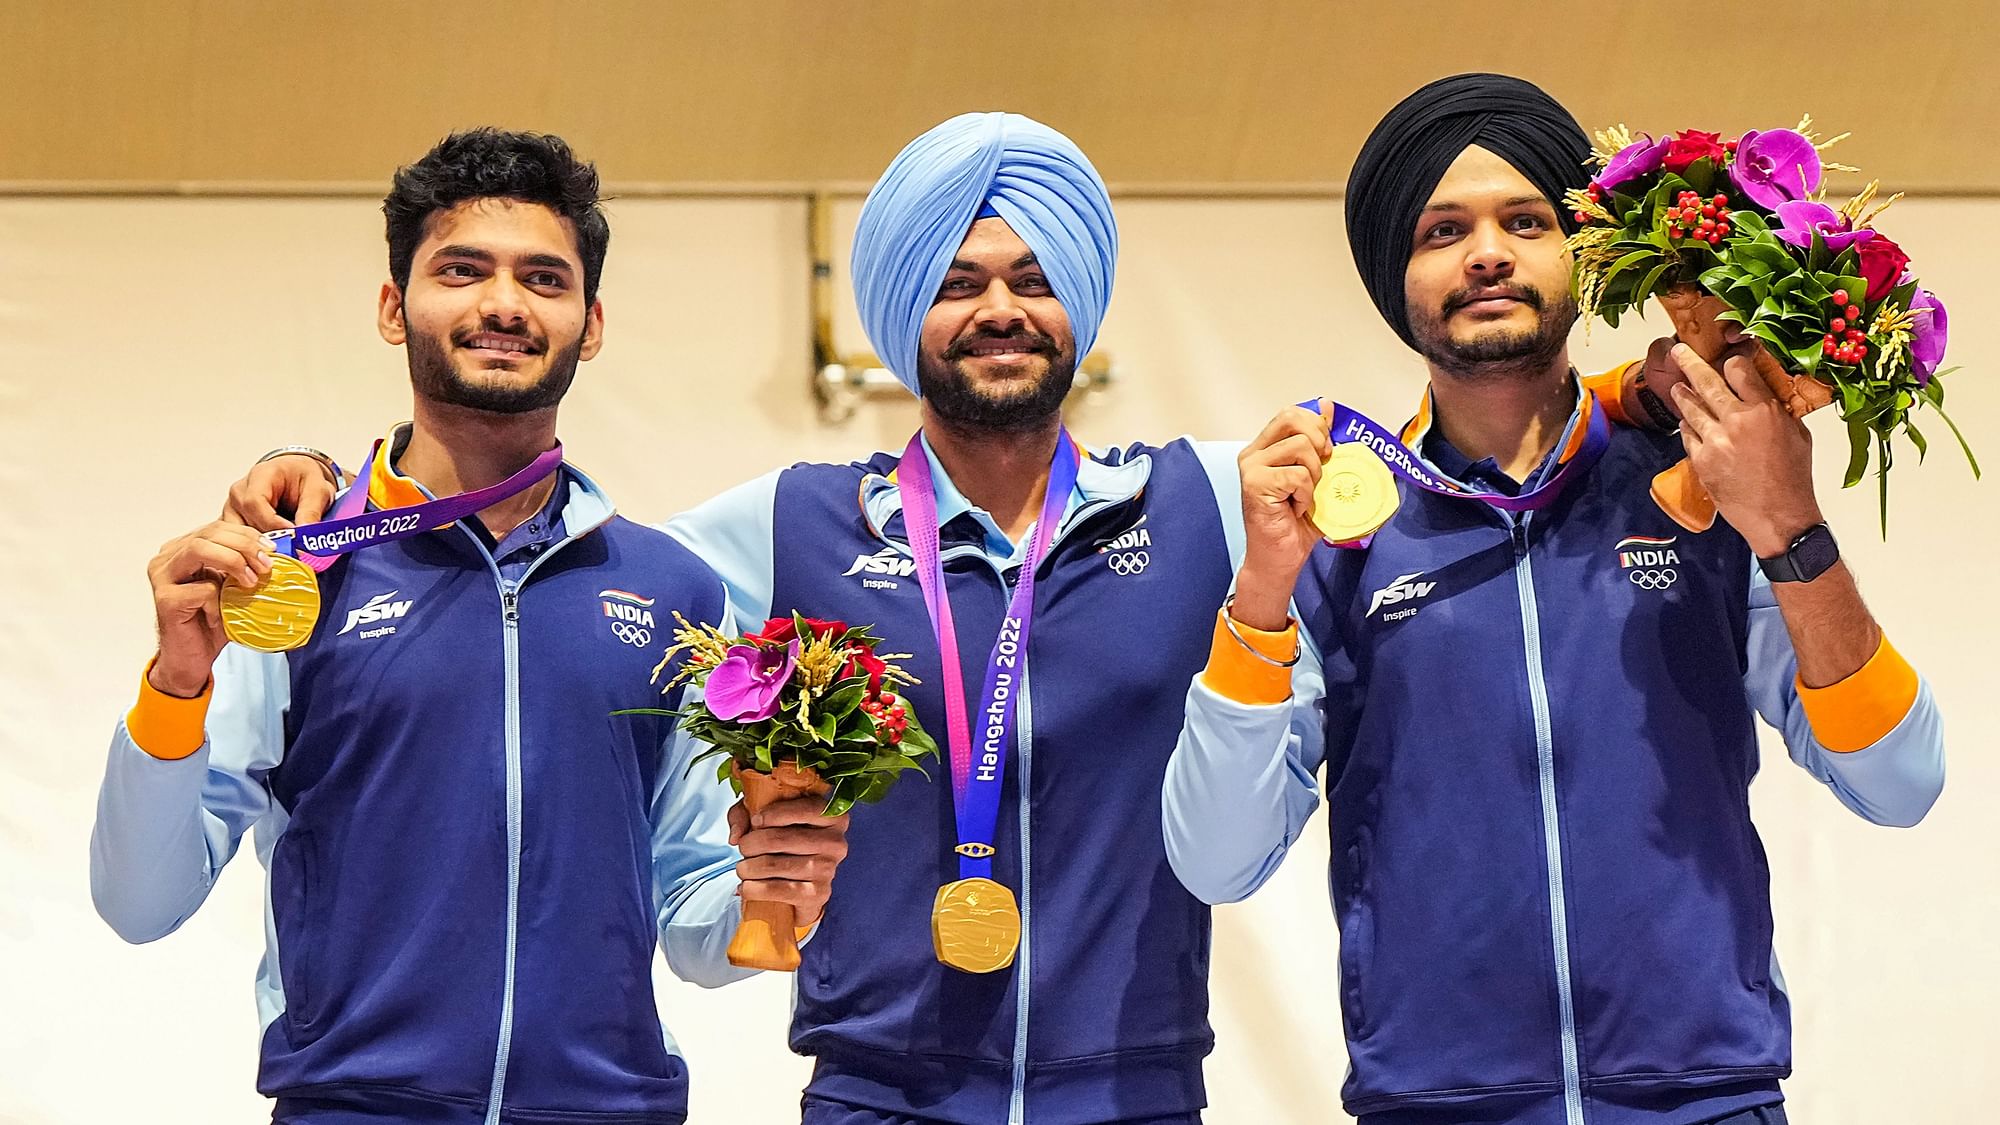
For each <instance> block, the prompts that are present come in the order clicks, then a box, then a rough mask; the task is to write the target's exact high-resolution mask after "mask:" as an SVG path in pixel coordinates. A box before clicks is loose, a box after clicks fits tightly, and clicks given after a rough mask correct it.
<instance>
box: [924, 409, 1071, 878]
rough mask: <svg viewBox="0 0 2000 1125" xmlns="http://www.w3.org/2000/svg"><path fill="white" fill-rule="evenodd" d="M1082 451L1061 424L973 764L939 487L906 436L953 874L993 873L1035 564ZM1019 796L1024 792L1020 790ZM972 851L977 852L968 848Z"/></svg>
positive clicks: (983, 698)
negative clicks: (934, 657) (935, 678)
mask: <svg viewBox="0 0 2000 1125" xmlns="http://www.w3.org/2000/svg"><path fill="white" fill-rule="evenodd" d="M1079 456H1080V454H1079V453H1078V452H1077V450H1076V447H1075V445H1074V443H1073V442H1071V440H1070V436H1069V431H1068V430H1064V431H1062V433H1061V434H1060V435H1059V436H1058V437H1057V439H1056V454H1055V459H1054V461H1053V462H1051V463H1050V465H1049V483H1048V493H1047V495H1045V496H1044V497H1043V498H1042V514H1041V518H1040V519H1038V520H1036V521H1035V534H1034V541H1033V543H1032V545H1030V547H1029V548H1028V557H1027V559H1026V560H1025V561H1024V562H1022V563H1021V570H1020V577H1019V578H1018V579H1017V580H1016V583H1015V586H1014V597H1013V600H1012V601H1011V602H1009V603H1008V606H1007V616H1006V617H1005V618H1003V619H1002V620H1001V622H1000V636H999V637H998V638H997V639H996V640H995V641H994V643H993V651H992V653H991V654H990V655H988V656H987V658H986V679H985V685H984V689H983V690H982V691H981V693H980V697H979V701H980V709H979V722H980V739H979V746H978V751H979V753H978V760H977V763H976V765H975V762H974V757H973V749H974V748H973V743H972V734H971V724H970V723H969V722H968V719H967V714H966V697H965V673H964V667H963V665H962V664H961V663H960V662H959V650H958V630H957V628H956V626H955V625H954V624H953V623H952V616H951V599H950V597H949V596H947V594H946V592H945V588H944V563H943V561H942V560H941V559H940V557H939V553H938V552H939V547H938V515H937V488H936V485H935V484H933V483H932V481H931V461H930V457H929V456H928V455H926V454H925V452H924V441H923V435H922V433H918V434H916V435H915V436H912V437H911V438H910V444H909V448H907V449H905V450H903V459H902V461H901V462H900V465H901V467H902V469H903V470H904V471H902V472H899V473H898V474H897V482H898V484H899V485H900V486H901V488H902V491H903V529H904V531H905V532H906V533H907V534H908V536H909V540H910V550H911V553H913V554H914V555H915V556H916V561H917V584H918V585H919V586H921V587H923V591H924V608H925V609H926V610H928V611H929V612H930V618H931V630H932V632H934V633H935V634H936V635H937V643H938V657H939V662H940V664H942V666H943V671H944V681H943V685H942V686H943V688H944V714H945V735H946V738H945V741H946V744H947V745H948V746H949V747H950V752H951V800H952V810H953V812H954V813H955V814H956V816H957V820H958V841H959V852H958V855H959V859H958V877H959V878H961V879H973V878H987V879H990V878H992V877H993V859H992V856H993V830H994V826H995V825H997V824H998V823H999V820H1000V779H1001V777H1002V776H1003V775H1004V774H1005V773H1006V769H1007V751H1008V748H1009V747H1010V746H1012V745H1013V740H1014V703H1015V700H1016V699H1017V698H1018V697H1019V695H1020V692H1021V679H1022V677H1021V671H1020V669H1021V668H1022V666H1023V664H1024V662H1025V661H1026V660H1027V658H1028V627H1029V625H1030V624H1031V623H1032V622H1033V620H1034V613H1035V568H1036V567H1037V566H1039V565H1041V561H1042V558H1043V557H1044V556H1045V555H1047V554H1048V550H1049V544H1050V543H1051V542H1052V541H1054V539H1055V534H1056V525H1057V524H1058V523H1060V522H1061V521H1062V515H1063V510H1064V509H1065V508H1066V507H1067V506H1068V503H1069V494H1070V492H1071V491H1072V490H1073V489H1074V488H1075V487H1076V472H1077V458H1078V457H1079ZM1023 799H1024V800H1025V799H1026V796H1025V795H1023ZM968 853H977V854H968Z"/></svg>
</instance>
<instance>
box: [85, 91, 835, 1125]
mask: <svg viewBox="0 0 2000 1125" xmlns="http://www.w3.org/2000/svg"><path fill="white" fill-rule="evenodd" d="M383 212H384V213H385V215H386V216H387V219H388V241H389V267H390V275H391V276H390V280H389V281H388V282H387V283H385V284H384V285H383V286H382V290H381V295H380V300H379V304H378V309H377V327H378V329H379V330H380V332H381V335H382V338H383V339H384V340H385V341H387V342H388V343H390V344H394V345H401V346H403V347H404V349H405V351H406V353H407V356H408V362H409V369H410V381H411V385H412V388H413V390H414V391H415V396H414V397H415V410H414V418H415V420H414V421H412V422H409V423H405V424H403V425H400V426H397V427H395V428H394V429H393V430H391V431H390V433H389V436H388V437H387V438H386V439H384V441H383V442H381V443H380V444H379V445H378V446H377V448H376V452H375V453H374V454H371V455H370V457H369V462H368V465H367V466H366V467H364V468H363V470H362V471H361V473H360V474H359V479H357V480H356V481H355V483H354V485H353V490H356V491H358V493H359V495H352V494H350V497H349V499H351V500H352V501H353V504H352V507H353V508H355V509H356V510H359V509H361V508H363V507H370V508H373V509H378V510H380V509H410V508H412V507H413V506H415V505H420V504H424V503H425V502H427V501H429V500H431V499H432V498H433V497H439V496H446V497H448V496H452V495H454V494H460V493H467V492H472V491H474V490H479V489H487V488H491V487H494V486H497V485H500V484H501V483H502V482H508V484H509V486H514V485H519V484H521V482H523V481H528V482H529V483H527V484H526V486H525V487H522V488H519V489H518V491H515V492H513V493H512V494H511V495H506V496H504V498H496V497H494V496H487V497H482V498H481V499H482V500H485V501H487V502H488V504H487V506H486V507H484V508H483V509H482V510H480V511H478V512H477V513H476V515H473V516H470V517H466V518H460V519H459V520H457V521H456V522H455V523H453V524H451V525H449V526H446V527H443V528H440V529H437V530H430V531H425V532H422V533H421V534H413V535H410V536H408V537H405V538H399V539H396V540H394V541H389V542H380V543H375V544H373V545H371V546H370V547H369V548H368V549H366V550H360V551H356V552H354V553H352V554H351V555H346V556H342V557H340V558H339V559H338V562H337V565H333V566H332V567H331V568H330V569H328V570H327V571H326V572H325V574H324V575H323V576H322V577H321V579H320V583H321V586H322V587H323V590H322V599H321V602H322V604H321V609H320V615H319V619H318V625H317V628H316V630H315V631H314V634H313V636H312V637H311V639H310V640H308V641H307V642H306V643H305V644H304V645H303V646H302V647H300V648H297V649H295V650H293V651H291V652H288V653H283V654H267V653H261V652H254V651H251V650H250V649H248V648H245V647H243V646H241V645H237V644H228V643H226V642H225V637H224V635H223V632H222V628H221V625H220V621H219V613H220V607H219V595H220V593H221V590H222V588H223V586H224V584H237V585H240V586H242V587H245V588H252V587H256V586H258V585H259V584H260V582H261V581H262V579H263V576H264V575H266V574H267V573H269V572H270V570H271V568H272V566H273V564H272V562H271V561H270V559H271V555H270V553H269V548H268V546H267V545H266V542H265V540H264V539H263V538H262V537H260V536H259V535H257V534H256V533H255V532H252V531H250V530H249V529H247V528H245V527H243V526H241V525H240V524H237V523H233V522H226V521H217V522H215V523H211V524H208V525H207V526H205V527H202V528H200V529H199V530H197V531H194V532H192V533H190V534H188V535H185V536H182V537H179V538H177V539H174V540H172V541H171V542H169V543H168V544H167V545H166V546H165V547H163V548H162V549H161V551H160V553H159V555H158V556H157V557H156V558H154V560H153V562H152V565H151V567H150V577H151V579H152V586H153V601H154V609H155V613H156V616H157V618H158V625H159V637H160V642H159V652H158V655H157V656H156V657H155V658H154V659H153V661H152V662H151V663H150V664H149V665H148V667H147V670H146V675H145V677H144V679H143V680H142V682H141V685H140V689H139V699H138V702H137V704H136V705H135V706H134V707H133V708H132V710H131V712H130V713H129V715H128V716H127V717H126V718H125V720H124V721H123V722H121V723H119V725H118V727H117V730H116V732H115V733H114V735H113V738H112V744H111V753H110V760H109V763H108V764H107V766H106V771H105V778H104V784H103V788H102V790H101V793H100V797H99V804H98V815H97V824H96V829H95V831H94V833H93V835H92V838H91V890H92V893H93V895H94V897H95V899H96V902H97V906H98V911H99V913H100V914H102V915H103V916H104V918H105V920H106V921H107V922H109V923H110V924H111V926H112V928H113V929H115V930H116V931H117V932H118V933H119V935H120V936H122V937H124V938H125V939H127V940H128V941H134V942H145V941H152V940H154V939H156V938H159V937H162V936H164V935H166V934H168V933H171V932H172V931H173V930H174V929H176V928H178V927H179V926H180V925H181V923H183V922H184V921H186V920H187V918H188V917H189V916H191V915H192V914H193V913H194V912H195V910H196V909H197V908H199V907H200V905H201V903H202V902H203V900H204V899H205V898H206V897H207V895H208V892H209V890H210V888H211V887H212V886H213V885H214V882H215V879H216V877H217V876H218V875H219V874H220V873H221V869H222V867H223V865H224V864H226V863H227V862H228V861H229V859H230V857H231V856H233V855H234V854H235V852H236V849H237V846H238V844H239V842H240V841H241V839H242V836H243V834H244V832H245V831H247V830H248V829H250V828H251V827H253V826H254V827H255V828H256V829H257V836H256V848H257V856H258V859H259V860H260V861H261V862H262V863H263V864H264V866H265V867H266V869H267V870H268V872H269V895H268V900H267V903H268V905H267V911H266V931H265V933H266V943H267V944H266V953H265V956H264V961H263V964H262V967H261V969H260V971H259V973H258V976H257V1000H258V1011H259V1015H260V1017H261V1020H262V1024H263V1043H262V1046H263V1058H262V1067H261V1070H260V1074H259V1081H258V1089H259V1090H260V1091H262V1092H263V1093H265V1094H267V1095H270V1096H272V1097H274V1098H276V1099H277V1104H276V1109H275V1114H274V1119H275V1120H276V1121H278V1122H283V1123H287V1125H348V1123H354V1122H364V1121H366V1122H379V1121H398V1122H419V1121H420V1122H426V1123H436V1125H461V1123H462V1125H471V1123H476V1122H486V1123H488V1125H492V1123H495V1122H499V1121H502V1120H504V1121H508V1122H520V1123H535V1125H539V1123H554V1122H563V1123H566V1125H576V1123H583V1122H590V1121H600V1120H601V1121H605V1122H621V1123H625V1122H640V1121H644V1122H679V1121H682V1120H684V1118H685V1115H686V1109H687V1071H686V1067H685V1066H684V1065H683V1064H682V1062H681V1059H680V1058H679V1055H678V1052H677V1050H676V1049H675V1047H674V1044H673V1041H672V1040H671V1038H668V1037H666V1036H664V1035H663V1033H662V1030H661V1027H660V1023H659V1018H658V1015H657V1013H656V1009H655V1006H654V997H653V990H652V986H651V980H652V977H651V963H652V956H653V949H654V946H655V945H656V944H658V945H660V946H662V947H663V948H664V950H665V952H666V956H667V961H668V963H669V964H670V965H671V966H672V968H673V969H674V970H675V972H677V973H678V974H679V975H681V976H682V977H684V978H687V979H689V980H692V981H695V982H697V983H702V984H707V985H715V984H721V983H723V982H725V981H728V980H731V979H734V978H736V977H739V976H742V975H745V974H744V973H743V972H742V971H741V970H737V969H734V968H732V967H731V966H730V965H729V964H728V963H727V962H726V960H725V958H724V949H725V948H726V946H727V944H728V940H729V935H730V934H731V932H732V931H733V930H734V928H735V926H736V923H737V921H738V919H739V917H740V911H739V910H738V907H737V903H738V901H739V899H738V896H739V895H740V896H741V897H742V898H746V899H766V900H777V901H783V902H786V903H789V904H791V905H793V906H794V907H795V908H797V910H798V916H799V917H800V919H801V920H802V921H805V922H807V923H810V922H812V921H814V920H816V919H817V917H818V916H819V913H820V911H821V908H822V907H823V906H824V904H825V902H826V897H827V894H828V890H829V883H830V880H831V877H832V870H833V868H834V867H835V866H836V865H837V864H838V862H839V860H840V857H841V856H842V855H844V854H845V850H846V845H845V842H844V834H845V830H846V822H845V818H844V817H843V818H838V819H828V818H825V817H822V816H820V815H819V813H820V808H819V806H818V805H817V804H816V803H815V802H812V801H810V800H803V801H793V802H785V803H782V804H779V805H773V806H772V807H771V808H769V809H767V810H765V811H764V813H762V814H761V815H760V817H759V825H760V827H758V828H755V829H751V828H749V827H748V826H747V824H743V823H742V822H741V817H742V814H741V812H740V811H739V812H736V813H735V815H736V816H737V817H738V818H739V820H738V827H737V828H736V830H734V831H732V829H731V826H730V824H729V819H728V818H729V815H730V813H731V810H730V808H729V802H730V798H729V793H728V790H727V789H725V788H723V787H722V786H720V785H719V784H717V783H716V782H715V781H714V780H713V778H712V776H711V775H710V774H709V772H708V771H706V770H701V771H696V772H695V773H694V774H693V775H690V774H689V772H688V765H689V762H690V759H691V757H692V756H693V754H694V753H696V752H697V751H698V749H699V747H698V746H695V745H693V744H691V743H690V741H689V740H688V739H686V738H685V737H683V736H680V735H679V734H677V732H676V731H675V729H674V727H673V725H672V723H671V722H670V721H669V720H666V719H663V718H659V717H654V716H625V717H619V718H613V717H611V714H610V713H611V712H612V711H614V710H618V709H622V708H642V707H649V706H653V705H655V704H657V703H658V696H657V694H656V690H655V688H654V687H653V685H652V682H651V669H652V666H653V663H654V660H655V657H656V653H657V651H658V646H657V645H655V644H652V643H649V638H648V637H646V635H645V634H647V633H649V632H650V633H653V634H655V635H658V634H659V632H660V629H659V625H658V624H656V623H658V622H663V621H671V619H672V614H673V613H674V612H675V611H679V612H681V613H683V614H685V615H686V616H687V617H688V618H690V619H692V620H699V621H724V620H726V606H725V595H724V591H723V587H722V585H721V583H720V582H719V581H718V579H717V578H716V576H715V574H714V572H712V571H711V570H710V569H709V568H708V566H707V565H706V564H704V563H703V562H702V561H701V560H700V559H698V558H696V557H695V556H694V554H693V553H692V552H690V551H689V550H687V549H686V548H685V547H682V546H681V545H679V544H678V543H675V542H674V541H673V540H672V539H670V538H668V537H667V536H666V535H664V534H662V533H660V532H659V531H656V530H652V529H648V528H644V527H641V526H638V525H636V524H633V523H630V522H628V521H626V520H624V519H623V518H621V517H619V516H617V515H616V514H615V513H614V511H613V509H612V506H611V502H610V501H609V500H608V499H607V498H606V497H605V495H604V493H603V491H602V490H601V489H599V488H598V486H597V485H596V484H595V483H594V482H592V481H591V480H590V479H589V478H588V477H586V476H585V475H584V474H583V473H582V472H581V471H579V470H577V469H576V468H575V467H573V466H571V465H569V464H568V463H566V462H562V460H561V446H560V445H559V444H557V442H556V410H557V405H558V403H560V402H561V400H562V398H563V395H564V393H565V392H566V391H567V390H568V389H569V386H570V382H571V380H572V379H573V378H574V376H575V374H576V368H577V364H578V363H579V362H580V361H583V360H588V359H590V358H591V357H592V356H594V355H595V354H596V353H597V350H598V347H599V344H600V343H601V341H602V339H603V331H604V314H603V307H602V305H601V304H600V303H599V301H598V298H597V287H598V281H599V277H600V275H601V272H602V268H603V264H604V256H605V250H606V247H607V244H608V243H609V241H610V229H609V226H608V225H607V223H606V221H605V217H604V214H603V212H602V211H601V210H600V209H599V207H598V187H597V172H596V169H595V168H593V167H592V166H591V165H589V164H587V163H584V162H582V161H580V160H578V159H577V158H576V157H575V155H574V154H572V153H571V151H570V150H569V147H568V146H567V145H565V144H564V143H563V142H562V141H561V140H560V139H558V138H556V137H550V136H540V135H535V134H528V133H506V132H501V131H498V130H492V129H480V130H473V131H470V132H465V133H459V134H455V135H453V136H450V137H447V138H446V139H445V140H444V141H443V142H441V143H440V144H438V145H437V147H436V148H434V149H432V150H431V152H430V153H429V154H428V155H426V156H425V157H424V158H423V159H421V160H419V161H417V162H416V163H415V164H412V165H410V166H409V167H406V168H403V169H401V170H400V171H399V172H398V173H397V174H396V178H395V185H394V188H393V190H392V191H391V192H390V193H389V196H388V198H387V199H386V200H384V202H383ZM538 471H539V472H540V475H539V476H538V475H537V472H538ZM500 491H501V492H505V491H506V489H505V488H502V489H501V490H500ZM364 498H365V500H364ZM337 510H339V509H337ZM732 836H734V837H736V839H734V840H732V839H731V837H732ZM732 843H739V844H740V845H741V849H740V850H741V853H742V854H743V855H749V856H750V857H751V858H750V859H747V860H741V862H740V863H739V860H740V859H741V856H740V855H739V849H738V848H737V847H732V846H731V845H732Z"/></svg>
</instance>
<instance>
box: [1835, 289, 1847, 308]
mask: <svg viewBox="0 0 2000 1125" xmlns="http://www.w3.org/2000/svg"><path fill="white" fill-rule="evenodd" d="M1833 303H1834V304H1836V305H1844V304H1846V303H1847V290H1845V289H1836V290H1834V291H1833Z"/></svg>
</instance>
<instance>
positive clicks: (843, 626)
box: [750, 617, 847, 644]
mask: <svg viewBox="0 0 2000 1125" xmlns="http://www.w3.org/2000/svg"><path fill="white" fill-rule="evenodd" d="M805 620H806V628H808V629H811V630H812V635H813V636H815V637H824V636H827V635H828V634H835V635H837V634H840V633H845V632H847V622H845V621H821V620H820V619H819V618H817V617H808V618H806V619H805ZM798 635H799V630H798V626H796V625H794V624H793V623H792V619H791V618H789V617H773V618H771V619H770V620H769V621H766V622H764V627H763V628H762V629H760V630H758V631H757V632H755V633H751V634H750V637H751V639H753V640H759V641H771V642H773V643H776V644H784V643H785V642H787V641H790V640H792V639H794V638H796V637H797V636H798Z"/></svg>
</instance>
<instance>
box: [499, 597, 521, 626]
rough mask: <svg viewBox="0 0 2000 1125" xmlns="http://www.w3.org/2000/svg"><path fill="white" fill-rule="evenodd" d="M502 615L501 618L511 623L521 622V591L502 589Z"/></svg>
mask: <svg viewBox="0 0 2000 1125" xmlns="http://www.w3.org/2000/svg"><path fill="white" fill-rule="evenodd" d="M500 617H501V620H503V621H505V622H507V624H509V625H517V624H519V623H520V621H521V595H520V592H519V591H517V590H512V589H508V590H502V591H500Z"/></svg>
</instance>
